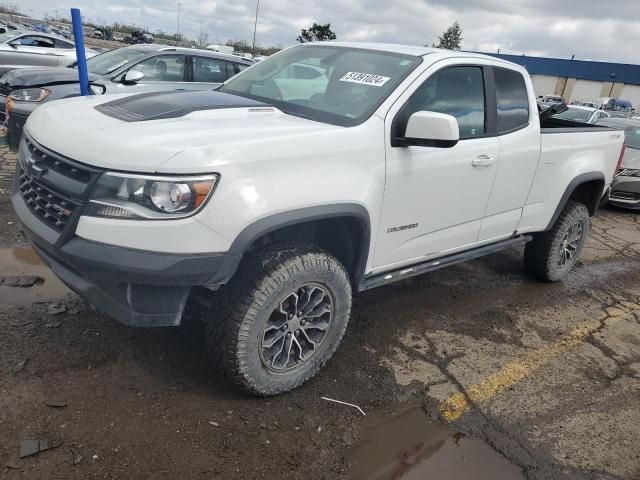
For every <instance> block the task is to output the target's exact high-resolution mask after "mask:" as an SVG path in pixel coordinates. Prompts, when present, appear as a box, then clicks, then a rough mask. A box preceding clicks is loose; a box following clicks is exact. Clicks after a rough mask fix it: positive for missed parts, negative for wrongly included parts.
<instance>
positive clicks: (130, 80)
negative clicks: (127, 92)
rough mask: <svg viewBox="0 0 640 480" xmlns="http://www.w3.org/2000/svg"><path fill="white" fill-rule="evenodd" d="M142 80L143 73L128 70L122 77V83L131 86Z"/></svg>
mask: <svg viewBox="0 0 640 480" xmlns="http://www.w3.org/2000/svg"><path fill="white" fill-rule="evenodd" d="M143 78H144V73H142V72H140V71H138V70H129V71H128V72H127V73H125V74H124V77H122V83H125V84H129V85H133V84H134V83H138V82H139V81H140V80H142V79H143Z"/></svg>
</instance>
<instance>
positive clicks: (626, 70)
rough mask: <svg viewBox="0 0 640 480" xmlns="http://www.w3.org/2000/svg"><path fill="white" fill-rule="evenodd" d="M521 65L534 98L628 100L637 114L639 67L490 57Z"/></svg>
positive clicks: (639, 86) (575, 61)
mask: <svg viewBox="0 0 640 480" xmlns="http://www.w3.org/2000/svg"><path fill="white" fill-rule="evenodd" d="M488 55H492V56H494V57H498V58H502V59H504V60H508V61H510V62H513V63H517V64H519V65H522V66H523V67H525V68H526V69H527V71H528V72H529V74H530V75H531V78H532V79H533V87H534V89H535V92H536V95H561V96H562V97H563V98H564V99H565V100H566V101H567V102H574V101H595V100H597V99H598V98H601V97H611V98H616V99H624V100H629V101H630V102H631V103H632V104H633V106H634V108H635V109H636V110H640V65H629V64H626V63H609V62H591V61H587V60H569V59H566V60H565V59H561V58H545V57H528V56H526V55H506V54H501V53H499V54H495V53H490V54H488Z"/></svg>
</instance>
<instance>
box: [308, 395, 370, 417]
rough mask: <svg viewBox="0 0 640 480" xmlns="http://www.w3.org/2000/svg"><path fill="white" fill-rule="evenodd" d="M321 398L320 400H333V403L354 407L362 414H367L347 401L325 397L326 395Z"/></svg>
mask: <svg viewBox="0 0 640 480" xmlns="http://www.w3.org/2000/svg"><path fill="white" fill-rule="evenodd" d="M320 398H322V400H326V401H327V402H334V403H339V404H341V405H346V406H348V407H352V408H355V409H356V410H358V411H359V412H360V413H361V414H362V415H363V416H365V417H366V416H367V414H366V413H364V410H362V409H361V408H360V407H359V406H358V405H354V404H353V403H347V402H343V401H341V400H336V399H334V398H327V397H320Z"/></svg>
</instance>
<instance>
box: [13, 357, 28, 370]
mask: <svg viewBox="0 0 640 480" xmlns="http://www.w3.org/2000/svg"><path fill="white" fill-rule="evenodd" d="M28 361H29V360H28V359H25V360H21V361H19V362H18V363H16V364H15V365H14V367H13V368H12V371H13V373H20V372H21V371H22V370H24V366H25V365H26V364H27V362H28Z"/></svg>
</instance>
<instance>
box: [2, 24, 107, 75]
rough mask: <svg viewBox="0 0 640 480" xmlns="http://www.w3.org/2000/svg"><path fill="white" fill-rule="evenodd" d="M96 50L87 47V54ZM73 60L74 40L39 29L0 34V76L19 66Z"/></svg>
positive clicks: (55, 64) (60, 64) (63, 64)
mask: <svg viewBox="0 0 640 480" xmlns="http://www.w3.org/2000/svg"><path fill="white" fill-rule="evenodd" d="M95 54H96V52H95V51H93V50H91V49H86V55H87V57H89V58H90V57H92V56H93V55H95ZM75 61H76V49H75V45H74V43H73V42H71V41H69V40H65V39H64V38H61V37H59V36H56V35H51V34H48V33H39V32H19V33H17V34H14V33H5V34H0V75H2V74H4V73H6V72H8V71H10V70H14V69H16V68H22V67H66V66H67V65H69V64H71V63H73V62H75Z"/></svg>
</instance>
